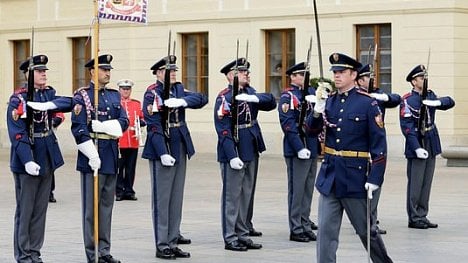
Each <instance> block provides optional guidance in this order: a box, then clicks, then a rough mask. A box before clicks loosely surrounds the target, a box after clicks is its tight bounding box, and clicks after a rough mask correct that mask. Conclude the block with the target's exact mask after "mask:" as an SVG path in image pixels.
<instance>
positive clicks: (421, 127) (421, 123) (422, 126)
mask: <svg viewBox="0 0 468 263" xmlns="http://www.w3.org/2000/svg"><path fill="white" fill-rule="evenodd" d="M430 58H431V49H429V54H428V55H427V67H426V68H425V69H424V82H423V89H422V92H421V108H420V109H419V119H418V131H419V134H420V135H421V146H422V148H425V145H424V144H425V143H424V135H426V120H427V106H426V105H424V104H423V103H422V102H423V100H425V99H426V98H427V85H428V82H429V75H428V70H429V60H430Z"/></svg>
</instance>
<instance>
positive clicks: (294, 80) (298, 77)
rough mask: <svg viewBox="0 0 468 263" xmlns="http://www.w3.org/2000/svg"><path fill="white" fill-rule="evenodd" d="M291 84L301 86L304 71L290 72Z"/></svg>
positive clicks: (302, 84)
mask: <svg viewBox="0 0 468 263" xmlns="http://www.w3.org/2000/svg"><path fill="white" fill-rule="evenodd" d="M290 78H291V84H294V85H296V86H299V87H302V86H304V72H301V73H294V74H291V76H290Z"/></svg>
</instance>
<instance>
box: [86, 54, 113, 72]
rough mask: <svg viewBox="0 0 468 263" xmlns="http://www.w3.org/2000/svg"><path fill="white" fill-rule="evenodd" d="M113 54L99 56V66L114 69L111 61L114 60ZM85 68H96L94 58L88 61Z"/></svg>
mask: <svg viewBox="0 0 468 263" xmlns="http://www.w3.org/2000/svg"><path fill="white" fill-rule="evenodd" d="M112 58H113V57H112V55H110V54H106V55H100V56H99V57H98V67H99V68H102V69H113V67H112V66H111V64H110V63H111V61H112ZM85 68H88V69H92V68H94V58H93V59H91V60H89V61H88V62H86V64H85Z"/></svg>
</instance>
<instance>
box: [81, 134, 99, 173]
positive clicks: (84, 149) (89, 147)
mask: <svg viewBox="0 0 468 263" xmlns="http://www.w3.org/2000/svg"><path fill="white" fill-rule="evenodd" d="M78 151H80V152H81V153H82V154H84V155H85V156H86V157H88V159H89V161H88V164H89V166H91V169H93V170H94V171H97V170H99V168H101V159H99V153H98V152H97V150H96V147H95V146H94V143H93V141H91V140H87V141H85V142H82V143H80V144H78Z"/></svg>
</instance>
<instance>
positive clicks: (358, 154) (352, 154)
mask: <svg viewBox="0 0 468 263" xmlns="http://www.w3.org/2000/svg"><path fill="white" fill-rule="evenodd" d="M325 153H327V154H330V155H335V156H343V157H355V158H369V157H370V155H369V152H359V151H337V150H335V149H333V148H330V147H327V146H325Z"/></svg>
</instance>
